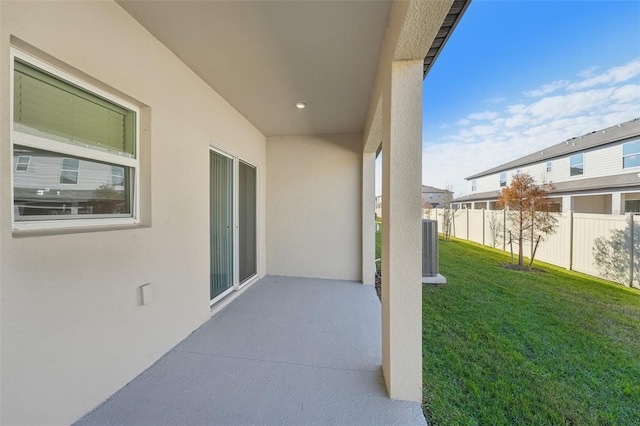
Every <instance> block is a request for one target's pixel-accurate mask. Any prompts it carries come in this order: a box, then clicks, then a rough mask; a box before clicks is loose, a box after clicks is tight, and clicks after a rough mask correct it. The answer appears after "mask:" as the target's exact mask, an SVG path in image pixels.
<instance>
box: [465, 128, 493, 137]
mask: <svg viewBox="0 0 640 426" xmlns="http://www.w3.org/2000/svg"><path fill="white" fill-rule="evenodd" d="M471 131H472V132H473V134H474V135H477V136H488V135H492V134H494V133H495V132H496V128H495V127H494V126H473V127H472V128H471Z"/></svg>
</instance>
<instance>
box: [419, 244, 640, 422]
mask: <svg viewBox="0 0 640 426" xmlns="http://www.w3.org/2000/svg"><path fill="white" fill-rule="evenodd" d="M508 261H509V258H508V256H507V255H505V254H503V253H500V252H498V251H494V250H492V249H487V248H483V247H481V246H478V245H475V244H472V243H467V242H462V241H451V242H443V241H441V242H440V272H441V273H442V274H443V275H444V276H445V277H446V278H447V282H448V284H447V285H445V286H441V287H428V286H425V287H424V290H423V303H422V305H423V378H424V403H423V408H424V409H425V413H426V414H427V417H428V421H429V422H430V424H432V425H456V426H457V425H516V424H521V425H640V292H638V291H635V290H629V289H625V288H623V287H621V286H617V285H613V284H609V283H607V282H605V281H601V280H597V279H593V278H589V277H587V276H584V275H580V274H575V273H572V272H568V271H564V270H562V269H559V268H555V267H551V266H546V265H541V264H537V265H536V266H537V267H539V268H542V269H544V270H546V273H524V272H518V271H512V270H508V269H505V268H501V267H500V266H499V263H506V262H508Z"/></svg>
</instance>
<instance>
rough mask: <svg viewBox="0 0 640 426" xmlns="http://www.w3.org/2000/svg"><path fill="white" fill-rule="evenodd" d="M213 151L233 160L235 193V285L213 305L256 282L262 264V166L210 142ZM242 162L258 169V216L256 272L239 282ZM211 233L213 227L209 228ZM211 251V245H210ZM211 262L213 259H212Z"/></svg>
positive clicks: (233, 188)
mask: <svg viewBox="0 0 640 426" xmlns="http://www.w3.org/2000/svg"><path fill="white" fill-rule="evenodd" d="M211 152H214V153H216V154H219V155H222V156H225V157H227V158H229V159H231V160H232V168H233V178H232V193H233V197H232V199H233V201H232V209H233V215H232V216H233V225H232V230H233V238H232V241H233V247H232V252H233V253H232V256H233V285H232V286H231V287H230V288H228V289H227V290H225V291H224V292H222V293H221V294H219V295H218V296H216V297H214V298H213V299H211V300H210V306H211V307H213V306H214V305H215V304H216V303H218V302H220V301H221V300H222V299H224V298H225V297H227V296H228V295H229V294H231V293H232V292H234V291H237V290H240V289H242V288H244V287H246V286H247V285H249V284H251V283H253V282H255V281H256V280H257V279H258V265H260V250H259V247H260V244H259V241H260V237H259V236H260V220H259V217H260V203H259V202H258V200H259V199H260V190H259V189H260V168H259V167H258V166H256V165H255V164H253V163H251V162H250V161H247V160H245V159H244V158H241V157H239V156H237V155H233V154H231V153H229V152H228V151H226V150H225V149H223V148H221V147H220V146H218V145H216V144H214V143H213V142H209V155H211ZM240 162H243V163H245V164H246V165H248V166H250V167H253V168H255V170H256V182H255V185H256V217H255V221H256V223H255V230H256V247H255V253H256V273H255V274H254V275H252V276H250V277H249V278H247V279H245V280H244V281H243V282H242V283H241V282H239V277H240V232H239V230H240V225H239V224H240V209H239V207H240V173H239V170H240ZM209 185H211V170H209ZM209 215H211V207H209ZM209 234H211V229H209ZM209 250H210V251H211V247H209ZM209 258H211V253H209ZM210 262H211V261H210ZM209 271H210V272H209V273H211V264H209Z"/></svg>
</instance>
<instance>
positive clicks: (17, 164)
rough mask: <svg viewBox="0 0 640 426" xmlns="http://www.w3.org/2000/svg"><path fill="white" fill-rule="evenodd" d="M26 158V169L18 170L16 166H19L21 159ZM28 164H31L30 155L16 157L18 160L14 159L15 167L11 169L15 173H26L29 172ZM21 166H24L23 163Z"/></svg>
mask: <svg viewBox="0 0 640 426" xmlns="http://www.w3.org/2000/svg"><path fill="white" fill-rule="evenodd" d="M23 158H26V159H27V163H26V168H25V169H24V170H18V166H20V165H21V161H20V160H21V159H23ZM29 164H31V156H30V155H18V158H17V159H16V165H15V167H14V168H13V170H14V171H15V172H16V173H26V172H28V171H29ZM22 165H24V162H22Z"/></svg>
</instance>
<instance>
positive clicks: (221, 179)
mask: <svg viewBox="0 0 640 426" xmlns="http://www.w3.org/2000/svg"><path fill="white" fill-rule="evenodd" d="M209 170H210V185H209V188H210V194H209V203H210V205H209V209H210V216H211V218H210V220H211V247H210V249H211V283H210V293H211V300H213V299H215V298H216V297H218V296H220V295H221V294H223V293H224V292H226V291H228V290H230V289H231V288H232V287H233V269H234V267H233V266H234V265H233V252H234V250H233V159H232V158H229V157H227V156H225V155H222V154H219V153H217V152H214V151H211V152H210V157H209Z"/></svg>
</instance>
